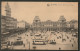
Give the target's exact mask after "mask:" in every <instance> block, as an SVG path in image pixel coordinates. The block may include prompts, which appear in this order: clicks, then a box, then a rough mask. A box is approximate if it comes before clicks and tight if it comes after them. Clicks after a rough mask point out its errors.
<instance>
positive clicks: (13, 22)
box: [1, 3, 17, 34]
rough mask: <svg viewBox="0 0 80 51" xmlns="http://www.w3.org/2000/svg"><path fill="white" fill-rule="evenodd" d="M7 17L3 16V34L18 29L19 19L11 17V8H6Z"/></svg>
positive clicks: (7, 5) (7, 6)
mask: <svg viewBox="0 0 80 51" xmlns="http://www.w3.org/2000/svg"><path fill="white" fill-rule="evenodd" d="M5 11H6V16H3V15H1V34H3V33H6V32H11V31H14V30H15V29H16V28H17V19H15V18H13V17H11V8H10V6H9V4H8V3H7V4H6V6H5Z"/></svg>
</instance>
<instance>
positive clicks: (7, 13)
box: [5, 2, 11, 17]
mask: <svg viewBox="0 0 80 51" xmlns="http://www.w3.org/2000/svg"><path fill="white" fill-rule="evenodd" d="M5 11H6V16H8V17H11V8H10V6H9V4H8V2H7V4H6V6H5Z"/></svg>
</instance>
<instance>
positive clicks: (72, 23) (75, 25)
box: [70, 20, 78, 29]
mask: <svg viewBox="0 0 80 51" xmlns="http://www.w3.org/2000/svg"><path fill="white" fill-rule="evenodd" d="M70 28H71V29H78V21H77V20H71V21H70Z"/></svg>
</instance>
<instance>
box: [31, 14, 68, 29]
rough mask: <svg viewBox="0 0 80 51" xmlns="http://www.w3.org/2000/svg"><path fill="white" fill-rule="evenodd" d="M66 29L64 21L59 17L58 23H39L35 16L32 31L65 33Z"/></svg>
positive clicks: (37, 17) (62, 17)
mask: <svg viewBox="0 0 80 51" xmlns="http://www.w3.org/2000/svg"><path fill="white" fill-rule="evenodd" d="M66 27H67V24H66V19H65V18H64V16H61V17H60V18H59V20H58V21H56V22H53V21H51V20H47V21H44V22H43V21H40V19H39V16H36V17H35V18H34V20H33V24H32V30H33V31H57V30H59V31H65V30H66Z"/></svg>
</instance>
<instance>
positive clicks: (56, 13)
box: [1, 2, 78, 23]
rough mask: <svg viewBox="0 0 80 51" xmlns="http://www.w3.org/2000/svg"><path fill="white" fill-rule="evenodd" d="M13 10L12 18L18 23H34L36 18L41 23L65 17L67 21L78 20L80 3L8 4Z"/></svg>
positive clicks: (3, 10) (2, 12)
mask: <svg viewBox="0 0 80 51" xmlns="http://www.w3.org/2000/svg"><path fill="white" fill-rule="evenodd" d="M8 3H9V5H10V8H11V17H13V18H16V19H17V20H18V21H21V20H24V21H26V22H28V23H32V22H33V20H34V18H35V16H39V18H40V20H41V21H46V20H51V21H57V20H58V19H59V18H60V16H62V15H63V16H64V17H65V19H66V20H67V21H70V20H72V19H75V20H78V2H8ZM6 4H7V2H2V3H1V14H2V15H4V16H5V15H6V14H5V13H6V12H5V5H6Z"/></svg>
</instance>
